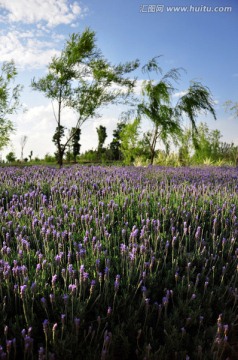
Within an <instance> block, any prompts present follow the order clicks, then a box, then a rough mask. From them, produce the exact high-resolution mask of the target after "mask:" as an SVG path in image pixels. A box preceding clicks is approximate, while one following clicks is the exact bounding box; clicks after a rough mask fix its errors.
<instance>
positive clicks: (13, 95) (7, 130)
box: [0, 61, 22, 149]
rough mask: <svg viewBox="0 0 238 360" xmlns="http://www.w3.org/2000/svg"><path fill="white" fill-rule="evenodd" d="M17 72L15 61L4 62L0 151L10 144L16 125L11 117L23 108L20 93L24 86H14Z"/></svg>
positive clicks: (0, 90)
mask: <svg viewBox="0 0 238 360" xmlns="http://www.w3.org/2000/svg"><path fill="white" fill-rule="evenodd" d="M16 75H17V71H16V67H15V65H14V62H13V61H9V62H4V63H3V65H2V68H1V74H0V149H2V148H3V147H5V146H6V145H8V144H9V141H10V135H11V133H12V132H13V131H14V125H13V123H12V121H11V120H10V119H8V116H9V115H12V114H14V113H16V111H17V110H18V109H19V108H20V107H21V105H20V101H19V99H20V91H21V89H22V86H20V85H16V86H13V85H12V84H13V83H14V80H15V78H16Z"/></svg>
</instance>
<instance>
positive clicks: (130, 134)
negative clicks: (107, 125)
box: [120, 118, 140, 165]
mask: <svg viewBox="0 0 238 360" xmlns="http://www.w3.org/2000/svg"><path fill="white" fill-rule="evenodd" d="M139 129H140V119H139V118H136V119H135V120H134V121H133V122H132V123H128V124H126V125H125V126H124V127H123V129H122V131H121V133H120V139H121V152H122V154H123V160H124V163H125V164H126V165H130V164H131V163H132V162H133V161H134V160H135V157H136V156H137V153H138V137H139Z"/></svg>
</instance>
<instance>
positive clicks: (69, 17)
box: [0, 0, 85, 28]
mask: <svg viewBox="0 0 238 360" xmlns="http://www.w3.org/2000/svg"><path fill="white" fill-rule="evenodd" d="M0 9H1V10H2V11H3V15H2V16H1V18H0V19H1V21H4V22H10V23H17V22H21V23H24V24H36V23H42V22H43V23H45V24H46V26H48V27H50V28H52V27H55V26H57V25H61V24H65V25H70V24H71V23H72V22H74V21H75V20H76V19H77V18H78V17H79V16H80V15H81V14H82V15H83V14H84V13H85V9H82V7H81V6H79V4H78V3H77V2H76V1H75V2H73V3H72V4H70V2H69V1H68V0H20V1H19V0H10V1H9V0H0Z"/></svg>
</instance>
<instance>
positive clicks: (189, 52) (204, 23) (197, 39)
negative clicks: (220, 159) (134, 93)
mask: <svg viewBox="0 0 238 360" xmlns="http://www.w3.org/2000/svg"><path fill="white" fill-rule="evenodd" d="M152 6H157V11H154V9H156V7H152ZM159 6H161V7H159ZM173 6H174V7H176V9H175V8H174V9H173V8H172V7H173ZM180 6H181V7H184V6H187V11H185V8H183V9H179V8H178V7H180ZM162 7H163V11H161V10H162ZM225 7H229V8H230V9H224V8H225ZM159 10H160V11H159ZM182 10H183V11H182ZM85 27H90V28H91V29H92V30H94V31H95V32H96V38H97V45H98V47H99V48H100V49H101V50H102V53H103V54H104V56H105V57H106V58H107V59H108V60H109V61H110V62H111V63H113V64H116V63H119V62H125V61H130V60H134V59H136V58H137V59H139V60H140V61H141V63H142V64H145V63H146V62H147V61H148V60H149V59H151V58H152V57H154V56H157V55H163V56H162V57H161V58H160V65H161V67H162V69H163V70H164V71H165V72H166V71H168V70H169V69H171V68H174V67H183V68H184V69H185V70H186V73H183V74H182V77H181V81H180V83H179V84H178V85H176V87H177V89H178V91H177V93H178V94H177V95H179V94H180V92H183V91H185V90H186V89H187V87H188V86H189V81H190V80H196V81H200V82H202V83H203V84H204V85H206V86H208V87H209V88H210V90H211V92H212V94H213V98H214V99H215V102H216V105H215V107H216V112H217V121H216V122H215V121H214V120H213V119H212V118H211V116H205V115H201V116H199V119H198V120H199V121H206V122H207V124H208V125H209V127H210V128H212V129H215V128H216V129H219V130H220V131H221V133H222V134H223V141H227V142H231V141H234V142H235V143H236V144H237V145H238V119H234V118H233V117H232V114H231V113H227V112H225V110H224V106H223V104H224V102H225V101H226V100H232V101H234V102H237V101H238V43H237V40H236V38H237V33H238V2H237V1H236V0H206V1H205V0H204V1H198V0H180V1H179V0H159V1H156V2H154V1H150V0H146V1H145V0H144V1H143V0H141V1H138V0H131V1H128V2H126V1H124V2H122V1H121V0H113V2H112V1H111V0H100V1H98V0H88V1H86V0H84V1H82V2H81V1H77V0H72V1H71V0H70V1H69V0H41V1H39V0H0V59H1V61H5V60H10V59H14V60H15V62H16V65H17V67H18V78H17V80H18V82H19V83H21V84H23V85H24V91H23V93H22V101H23V103H24V104H25V105H26V106H27V108H28V111H27V112H26V113H24V114H22V113H19V114H18V115H17V116H15V117H14V121H15V124H16V127H17V131H16V133H15V134H14V135H13V136H12V144H11V146H9V147H8V148H6V149H4V151H2V154H3V157H4V155H5V154H6V153H8V152H9V151H10V150H12V149H13V150H14V151H15V152H16V154H17V156H18V157H19V156H20V139H21V137H22V136H23V135H27V136H28V141H27V144H26V146H25V150H24V155H25V156H27V155H29V153H30V151H31V150H33V157H34V156H39V157H43V156H44V155H45V154H46V153H53V152H54V145H53V143H52V141H51V139H52V136H53V133H54V129H55V126H56V124H55V120H54V117H53V112H52V104H51V103H50V102H49V100H47V99H46V98H44V96H43V95H42V94H40V93H38V92H33V91H32V90H31V88H30V83H31V79H32V78H33V77H35V78H39V77H40V76H43V75H44V74H45V73H46V70H47V64H48V63H49V62H50V60H51V58H52V56H53V55H57V54H59V53H60V51H61V50H62V48H63V46H64V44H65V41H66V40H67V38H68V36H69V34H72V33H73V32H79V33H81V32H82V31H83V30H84V29H85ZM134 75H136V76H137V77H138V79H139V80H142V79H143V78H144V76H142V74H141V72H140V71H137V73H135V74H134ZM139 83H140V82H139ZM174 101H176V97H175V98H174ZM121 111H122V108H121V107H120V106H118V107H116V108H115V107H113V108H112V107H108V108H107V109H104V110H103V111H102V112H101V114H102V117H101V118H100V119H90V120H89V121H88V122H87V123H86V124H85V125H84V126H83V128H82V136H81V144H82V150H83V151H84V150H86V149H88V148H96V146H97V133H96V127H97V126H99V125H100V124H102V125H105V126H106V127H107V132H108V138H107V143H109V142H110V141H111V135H112V131H113V129H114V128H115V127H116V123H117V121H118V118H119V116H120V113H121ZM64 119H65V125H67V126H68V127H69V128H70V127H72V126H73V125H74V119H75V115H74V114H73V113H72V112H71V111H67V110H66V111H65V113H64ZM185 123H186V120H185ZM148 126H149V123H147V122H144V124H143V129H146V128H147V127H148Z"/></svg>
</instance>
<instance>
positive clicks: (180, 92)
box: [173, 90, 188, 98]
mask: <svg viewBox="0 0 238 360" xmlns="http://www.w3.org/2000/svg"><path fill="white" fill-rule="evenodd" d="M187 93H188V90H183V91H178V92H176V93H174V94H173V97H175V98H180V97H181V96H184V95H186V94H187Z"/></svg>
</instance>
